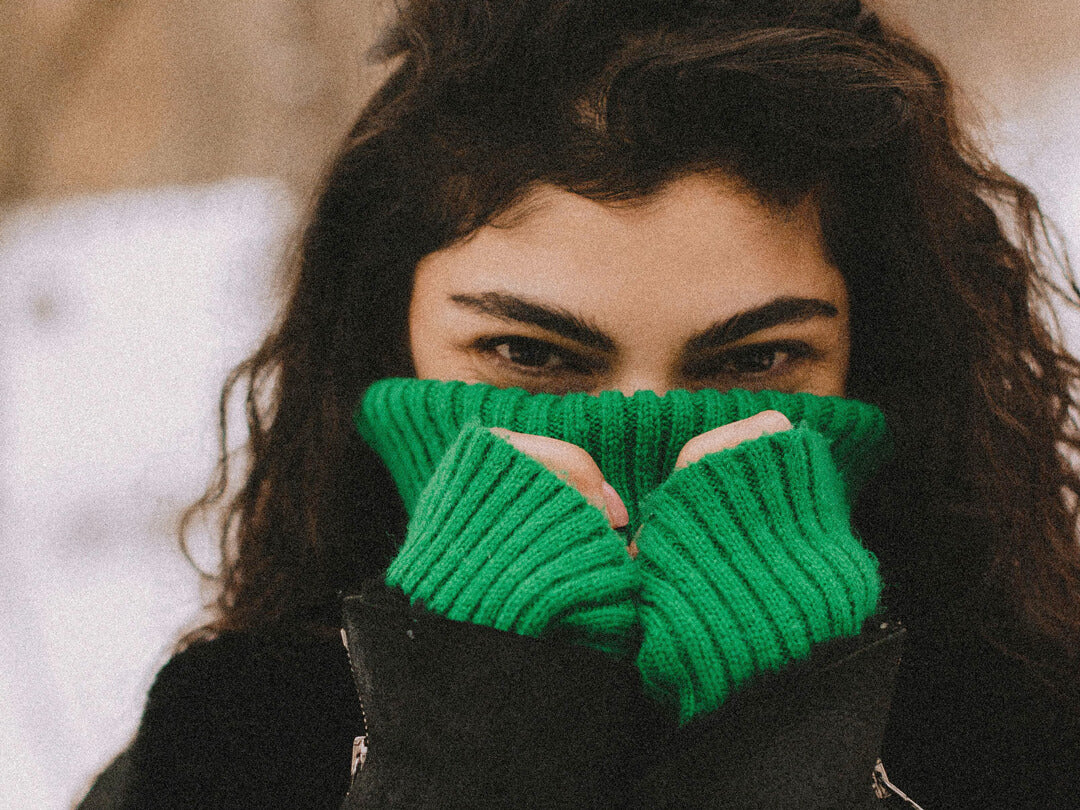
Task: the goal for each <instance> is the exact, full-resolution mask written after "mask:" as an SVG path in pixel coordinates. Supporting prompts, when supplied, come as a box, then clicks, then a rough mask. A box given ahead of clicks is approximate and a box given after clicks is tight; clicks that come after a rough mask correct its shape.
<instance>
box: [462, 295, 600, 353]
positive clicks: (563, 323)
mask: <svg viewBox="0 0 1080 810" xmlns="http://www.w3.org/2000/svg"><path fill="white" fill-rule="evenodd" d="M450 300H451V301H453V302H454V303H455V304H461V305H462V306H465V307H468V308H469V309H472V310H475V311H476V312H481V313H483V314H485V315H491V316H493V317H495V318H498V319H500V320H503V321H509V322H511V323H524V324H530V325H532V326H538V327H540V328H541V329H545V330H547V331H548V332H553V333H555V334H556V335H562V336H563V337H564V338H566V339H568V340H573V341H574V342H576V343H580V344H581V345H582V346H588V347H589V348H591V349H596V350H597V351H601V352H614V351H615V341H613V340H612V339H611V338H609V337H608V336H607V335H605V334H604V333H603V332H602V331H601V330H600V329H599V328H598V327H597V326H595V325H594V324H591V323H589V322H588V321H586V320H585V319H584V318H581V317H579V316H577V315H574V314H573V313H572V312H568V311H567V310H565V309H561V308H559V307H551V306H547V305H545V304H537V303H535V302H533V301H527V300H525V299H524V298H518V297H517V296H515V295H507V294H506V293H497V292H486V293H480V294H479V295H451V296H450Z"/></svg>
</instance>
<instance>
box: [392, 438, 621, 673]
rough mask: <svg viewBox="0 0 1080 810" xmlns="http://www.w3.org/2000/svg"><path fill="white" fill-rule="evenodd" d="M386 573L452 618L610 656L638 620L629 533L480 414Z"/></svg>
mask: <svg viewBox="0 0 1080 810" xmlns="http://www.w3.org/2000/svg"><path fill="white" fill-rule="evenodd" d="M386 581H387V583H388V584H389V585H392V586H397V587H400V588H401V589H402V590H404V591H405V593H407V594H408V595H409V596H410V597H411V598H412V599H413V601H421V602H423V603H424V605H425V606H426V607H428V608H429V609H431V610H433V611H435V612H437V613H439V614H441V615H444V616H446V617H447V618H450V619H454V620H457V621H465V622H472V623H474V624H482V625H486V626H489V627H495V628H497V629H499V630H508V631H511V632H514V633H518V634H521V635H526V636H539V635H541V634H547V635H553V634H558V635H560V636H562V637H565V638H566V639H568V640H570V641H573V642H575V643H581V644H587V645H589V646H592V647H596V648H598V649H602V650H605V651H607V652H609V653H611V654H614V655H622V654H625V653H626V652H627V647H628V644H629V642H630V636H631V631H632V630H633V628H634V625H635V623H636V608H635V604H634V596H635V593H636V591H637V574H636V569H635V567H634V566H633V564H632V563H631V561H630V558H629V556H628V555H627V553H626V543H625V541H624V540H623V538H622V537H620V536H619V535H618V534H616V533H615V532H614V531H612V530H611V528H610V526H609V525H608V522H607V519H606V518H605V517H604V515H603V514H602V513H601V512H600V510H599V509H597V508H596V507H595V506H592V505H591V504H589V503H588V502H587V501H586V500H585V498H584V496H582V495H581V493H580V492H578V490H576V489H575V488H574V487H572V486H570V485H569V484H567V483H566V482H564V481H562V480H561V479H559V478H558V477H557V476H556V475H555V474H554V473H552V472H551V471H550V470H548V469H547V468H546V467H544V466H543V465H542V464H540V463H539V462H538V461H536V460H534V459H533V458H531V457H530V456H527V455H525V454H524V453H521V452H520V451H518V450H517V449H515V448H514V447H512V446H511V445H510V444H508V443H507V442H506V441H504V440H503V439H501V438H498V437H496V436H495V435H494V434H492V433H491V431H490V430H488V429H487V428H486V427H483V426H481V425H479V424H478V423H470V424H468V425H466V426H465V428H464V429H463V430H462V431H461V432H460V434H459V435H458V438H457V439H456V440H455V441H454V442H453V443H452V444H451V445H450V447H449V449H448V450H447V452H446V453H445V455H444V456H443V458H442V459H441V461H440V462H439V464H437V465H436V468H435V473H434V475H433V477H432V479H431V481H430V482H429V483H428V485H427V486H426V487H425V488H424V490H423V491H422V493H421V495H420V498H419V500H418V502H417V504H416V508H415V511H414V513H413V516H412V520H411V521H410V523H409V529H408V534H407V536H406V540H405V544H404V546H403V547H402V549H401V551H400V552H399V553H398V556H397V557H396V558H395V559H394V561H393V563H392V564H391V566H390V568H389V570H388V571H387V575H386Z"/></svg>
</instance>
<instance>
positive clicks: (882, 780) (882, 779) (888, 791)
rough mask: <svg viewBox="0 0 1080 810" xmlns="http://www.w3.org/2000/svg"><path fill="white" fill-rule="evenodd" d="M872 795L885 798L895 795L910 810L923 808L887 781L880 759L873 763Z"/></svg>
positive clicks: (887, 776) (887, 777)
mask: <svg viewBox="0 0 1080 810" xmlns="http://www.w3.org/2000/svg"><path fill="white" fill-rule="evenodd" d="M873 780H874V795H875V796H876V797H877V798H879V799H887V798H889V797H890V796H895V797H896V798H898V799H900V800H901V801H902V802H904V803H906V804H907V806H908V807H910V808H912V810H923V809H922V808H921V807H920V806H919V805H917V804H915V802H913V801H912V800H911V799H910V798H909V797H908V795H907V794H906V793H904V791H902V790H900V788H898V787H897V786H896V785H894V784H893V783H892V782H891V781H889V775H888V774H887V773H885V765H884V764H883V763H882V761H881V760H880V759H878V761H877V763H876V764H875V765H874V775H873Z"/></svg>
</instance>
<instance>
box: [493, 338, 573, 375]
mask: <svg viewBox="0 0 1080 810" xmlns="http://www.w3.org/2000/svg"><path fill="white" fill-rule="evenodd" d="M477 348H478V349H479V350H480V351H482V352H484V353H486V354H489V355H490V356H491V357H492V359H493V360H494V361H495V362H497V363H499V364H500V365H503V366H507V367H510V368H512V369H513V370H515V371H520V372H522V373H526V374H555V373H564V372H586V371H589V370H590V364H589V363H588V362H587V361H586V360H584V359H583V358H580V357H578V356H576V355H575V354H574V353H573V352H570V351H567V350H566V349H563V348H562V347H560V346H556V345H555V344H553V343H548V342H547V341H544V340H537V339H535V338H527V337H521V336H507V335H503V336H500V337H492V338H484V339H483V340H480V341H478V343H477Z"/></svg>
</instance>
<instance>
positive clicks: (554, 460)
mask: <svg viewBox="0 0 1080 810" xmlns="http://www.w3.org/2000/svg"><path fill="white" fill-rule="evenodd" d="M491 432H492V433H494V434H495V435H496V436H498V437H500V438H501V439H503V440H505V441H506V442H508V443H509V444H510V445H512V446H513V447H514V448H516V449H517V450H519V451H521V452H522V453H524V454H525V455H527V456H530V457H532V458H533V459H535V460H536V461H538V462H540V463H541V464H543V465H544V466H545V467H547V468H548V469H549V470H551V471H552V472H553V473H555V475H557V476H558V477H559V478H561V479H562V480H564V481H566V483H568V484H570V486H572V487H574V489H576V490H577V491H578V492H580V493H581V494H582V495H584V496H585V499H586V500H587V501H588V502H589V503H591V504H592V505H593V506H595V507H596V508H597V509H599V510H600V511H601V512H603V513H604V515H605V517H607V519H608V522H609V523H610V524H611V526H612V528H619V527H620V526H625V525H626V524H627V523H628V522H629V520H630V518H629V515H628V514H627V511H626V506H625V505H624V504H623V502H622V498H620V497H619V494H618V493H617V492H616V491H615V489H614V488H613V487H612V486H611V485H610V484H609V483H608V482H607V481H605V480H604V474H603V473H602V472H600V468H599V467H598V466H596V462H595V461H593V458H592V456H590V455H589V454H588V453H587V452H586V451H585V450H583V449H582V448H580V447H578V446H577V445H576V444H571V443H570V442H564V441H562V440H561V439H552V438H550V437H549V436H537V435H535V434H532V433H517V432H516V431H512V430H506V429H505V428H498V427H494V428H491Z"/></svg>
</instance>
